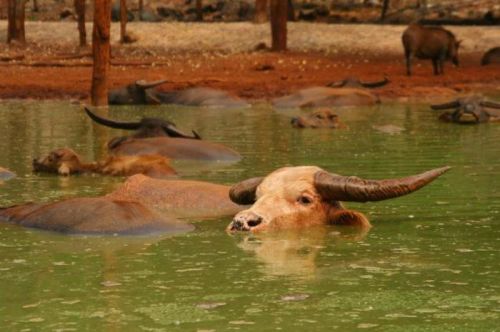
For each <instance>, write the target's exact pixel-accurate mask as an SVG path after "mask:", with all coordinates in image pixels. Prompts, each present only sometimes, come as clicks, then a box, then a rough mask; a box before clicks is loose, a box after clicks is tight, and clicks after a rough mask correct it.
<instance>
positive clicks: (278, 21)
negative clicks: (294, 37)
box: [271, 0, 288, 51]
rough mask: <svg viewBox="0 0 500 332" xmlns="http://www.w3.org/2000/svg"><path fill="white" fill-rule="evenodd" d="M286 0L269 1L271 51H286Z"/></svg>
mask: <svg viewBox="0 0 500 332" xmlns="http://www.w3.org/2000/svg"><path fill="white" fill-rule="evenodd" d="M287 17H288V1H287V0H271V35H272V39H273V44H272V50H273V51H286V38H287V30H286V23H287Z"/></svg>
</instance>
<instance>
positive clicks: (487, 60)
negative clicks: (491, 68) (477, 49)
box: [481, 47, 500, 66]
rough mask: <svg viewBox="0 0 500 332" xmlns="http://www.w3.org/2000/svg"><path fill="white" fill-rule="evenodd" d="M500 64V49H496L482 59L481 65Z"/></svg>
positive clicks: (485, 54)
mask: <svg viewBox="0 0 500 332" xmlns="http://www.w3.org/2000/svg"><path fill="white" fill-rule="evenodd" d="M494 63H495V64H500V47H494V48H492V49H490V50H488V51H487V52H486V53H484V55H483V58H482V59H481V65H482V66H486V65H489V64H494Z"/></svg>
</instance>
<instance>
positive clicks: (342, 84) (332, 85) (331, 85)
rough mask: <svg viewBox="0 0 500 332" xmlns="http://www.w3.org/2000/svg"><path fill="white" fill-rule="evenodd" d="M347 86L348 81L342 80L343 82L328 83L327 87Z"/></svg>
mask: <svg viewBox="0 0 500 332" xmlns="http://www.w3.org/2000/svg"><path fill="white" fill-rule="evenodd" d="M346 84H347V80H342V81H336V82H331V83H328V84H327V85H326V86H328V87H330V88H341V87H343V86H344V85H346Z"/></svg>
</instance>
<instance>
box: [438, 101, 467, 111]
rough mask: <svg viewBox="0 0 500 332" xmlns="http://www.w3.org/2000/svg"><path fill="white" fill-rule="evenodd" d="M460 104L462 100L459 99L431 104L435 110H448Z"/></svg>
mask: <svg viewBox="0 0 500 332" xmlns="http://www.w3.org/2000/svg"><path fill="white" fill-rule="evenodd" d="M459 106H460V102H459V101H458V100H454V101H450V102H449V103H444V104H436V105H431V108H432V109H433V110H447V109H450V108H457V107H459Z"/></svg>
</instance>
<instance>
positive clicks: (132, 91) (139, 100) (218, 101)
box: [108, 80, 249, 108]
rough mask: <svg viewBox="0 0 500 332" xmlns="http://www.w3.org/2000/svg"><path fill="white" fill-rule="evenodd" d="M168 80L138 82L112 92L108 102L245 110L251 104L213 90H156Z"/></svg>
mask: <svg viewBox="0 0 500 332" xmlns="http://www.w3.org/2000/svg"><path fill="white" fill-rule="evenodd" d="M165 82H166V80H159V81H154V82H146V81H144V80H139V81H136V82H134V83H132V84H129V85H127V86H126V87H124V88H120V89H115V90H111V91H110V92H109V94H108V100H109V103H110V104H111V105H159V104H176V105H185V106H204V107H224V108H243V107H248V106H249V104H248V103H247V102H245V101H243V100H242V99H241V98H238V97H236V96H232V95H230V94H229V93H227V92H225V91H222V90H217V89H212V88H200V87H197V88H187V89H184V90H178V91H169V92H160V91H158V90H156V89H154V88H155V87H156V86H158V85H160V84H163V83H165Z"/></svg>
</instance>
